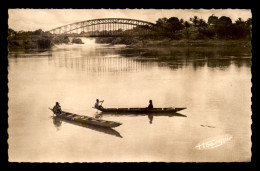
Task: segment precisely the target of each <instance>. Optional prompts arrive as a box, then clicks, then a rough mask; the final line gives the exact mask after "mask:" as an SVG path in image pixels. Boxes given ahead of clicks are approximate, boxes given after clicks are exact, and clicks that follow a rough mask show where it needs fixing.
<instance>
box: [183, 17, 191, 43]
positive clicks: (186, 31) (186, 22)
mask: <svg viewBox="0 0 260 171" xmlns="http://www.w3.org/2000/svg"><path fill="white" fill-rule="evenodd" d="M184 26H185V35H186V38H187V39H190V32H189V28H190V27H191V24H190V23H189V22H188V21H185V22H184Z"/></svg>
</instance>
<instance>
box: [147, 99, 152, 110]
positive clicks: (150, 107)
mask: <svg viewBox="0 0 260 171" xmlns="http://www.w3.org/2000/svg"><path fill="white" fill-rule="evenodd" d="M149 103H150V104H149V106H148V107H147V108H148V109H153V101H152V100H149Z"/></svg>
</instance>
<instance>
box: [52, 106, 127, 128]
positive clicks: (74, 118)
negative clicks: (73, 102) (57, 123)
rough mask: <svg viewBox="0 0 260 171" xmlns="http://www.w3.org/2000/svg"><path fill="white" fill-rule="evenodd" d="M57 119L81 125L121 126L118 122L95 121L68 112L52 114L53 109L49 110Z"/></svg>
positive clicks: (94, 119) (91, 118)
mask: <svg viewBox="0 0 260 171" xmlns="http://www.w3.org/2000/svg"><path fill="white" fill-rule="evenodd" d="M49 109H50V110H51V111H52V112H53V113H54V114H55V115H56V116H57V117H60V118H62V119H68V120H71V121H75V122H79V123H83V124H91V125H96V126H102V127H110V128H112V127H117V126H120V125H122V123H120V122H114V121H106V120H103V119H96V118H93V117H89V116H84V115H77V114H73V113H69V112H65V111H62V110H61V112H60V113H57V112H54V111H53V109H51V108H49Z"/></svg>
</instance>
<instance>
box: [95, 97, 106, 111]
mask: <svg viewBox="0 0 260 171" xmlns="http://www.w3.org/2000/svg"><path fill="white" fill-rule="evenodd" d="M103 102H104V100H102V101H99V100H98V99H97V101H96V103H95V108H97V109H103V106H102V103H103ZM100 103H101V104H100Z"/></svg>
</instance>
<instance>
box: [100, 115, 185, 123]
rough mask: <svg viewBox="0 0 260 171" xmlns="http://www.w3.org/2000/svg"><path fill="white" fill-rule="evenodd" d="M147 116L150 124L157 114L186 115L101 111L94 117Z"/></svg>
mask: <svg viewBox="0 0 260 171" xmlns="http://www.w3.org/2000/svg"><path fill="white" fill-rule="evenodd" d="M146 115H147V116H148V119H149V123H150V124H152V123H153V119H154V117H159V116H168V117H174V116H178V117H187V116H186V115H183V114H180V113H156V114H147V113H141V114H139V113H107V112H105V113H104V112H101V113H99V114H97V115H96V116H95V117H96V118H102V117H103V116H117V117H120V116H130V117H135V116H146Z"/></svg>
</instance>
